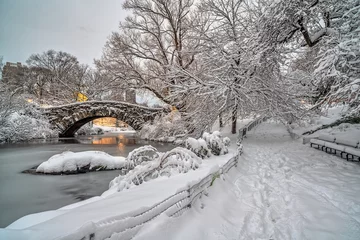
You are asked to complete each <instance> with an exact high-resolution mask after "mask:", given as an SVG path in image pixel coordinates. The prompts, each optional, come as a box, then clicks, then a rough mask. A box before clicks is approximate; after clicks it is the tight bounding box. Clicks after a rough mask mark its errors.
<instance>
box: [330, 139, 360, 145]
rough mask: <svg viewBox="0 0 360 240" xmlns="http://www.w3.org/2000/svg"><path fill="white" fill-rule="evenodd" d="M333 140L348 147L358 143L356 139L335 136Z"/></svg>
mask: <svg viewBox="0 0 360 240" xmlns="http://www.w3.org/2000/svg"><path fill="white" fill-rule="evenodd" d="M335 142H336V143H338V144H342V145H346V146H349V147H357V145H358V140H348V139H344V138H336V140H335Z"/></svg>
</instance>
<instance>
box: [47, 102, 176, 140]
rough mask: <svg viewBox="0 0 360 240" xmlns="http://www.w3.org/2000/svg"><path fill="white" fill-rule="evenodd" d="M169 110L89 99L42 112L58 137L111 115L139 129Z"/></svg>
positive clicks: (67, 135)
mask: <svg viewBox="0 0 360 240" xmlns="http://www.w3.org/2000/svg"><path fill="white" fill-rule="evenodd" d="M169 111H170V110H169V109H166V108H148V107H144V106H140V105H137V104H131V103H125V102H114V101H90V102H81V103H73V104H68V105H62V106H57V107H51V108H46V109H45V112H44V114H45V115H46V116H47V117H48V119H49V121H50V123H51V124H52V125H53V127H54V128H55V129H58V130H59V137H73V136H74V134H75V132H76V131H77V130H79V128H81V127H82V126H83V125H84V124H86V123H88V122H90V121H92V120H95V119H97V118H103V117H113V118H116V119H118V120H121V121H123V122H126V123H127V124H129V125H130V126H131V127H132V128H134V129H135V130H140V129H141V128H142V126H143V125H144V124H145V123H146V122H148V121H152V120H154V118H155V117H156V116H157V115H159V114H162V113H166V112H169Z"/></svg>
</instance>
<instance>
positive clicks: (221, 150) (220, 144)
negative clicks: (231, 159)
mask: <svg viewBox="0 0 360 240" xmlns="http://www.w3.org/2000/svg"><path fill="white" fill-rule="evenodd" d="M202 138H203V139H204V140H205V141H206V144H207V146H208V148H210V150H211V153H212V154H214V155H217V156H218V155H224V154H227V153H228V152H229V150H228V148H227V146H226V145H225V143H224V141H223V139H222V136H221V134H220V132H219V131H215V132H213V133H208V132H204V133H203V136H202Z"/></svg>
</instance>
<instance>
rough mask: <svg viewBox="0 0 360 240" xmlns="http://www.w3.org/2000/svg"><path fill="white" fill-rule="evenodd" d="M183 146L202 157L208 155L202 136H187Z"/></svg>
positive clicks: (208, 151)
mask: <svg viewBox="0 0 360 240" xmlns="http://www.w3.org/2000/svg"><path fill="white" fill-rule="evenodd" d="M185 147H186V148H187V149H189V150H190V151H192V152H193V153H195V154H196V155H197V156H198V157H201V158H202V159H204V158H207V157H210V150H209V148H208V146H207V144H206V142H205V140H204V139H202V138H199V139H195V138H191V137H189V138H188V139H186V141H185Z"/></svg>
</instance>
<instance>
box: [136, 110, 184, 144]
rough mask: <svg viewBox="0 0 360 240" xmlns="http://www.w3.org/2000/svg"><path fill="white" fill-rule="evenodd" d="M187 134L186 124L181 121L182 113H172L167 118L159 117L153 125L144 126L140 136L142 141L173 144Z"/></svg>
mask: <svg viewBox="0 0 360 240" xmlns="http://www.w3.org/2000/svg"><path fill="white" fill-rule="evenodd" d="M186 133H187V132H186V127H185V123H184V122H183V121H182V120H181V117H180V113H178V112H171V113H169V114H168V115H165V116H157V117H156V118H155V119H154V121H153V123H147V124H144V126H143V127H142V129H141V130H140V131H139V133H138V134H139V137H140V138H142V139H151V140H160V141H164V142H173V141H175V140H176V138H177V137H181V136H184V135H185V134H186Z"/></svg>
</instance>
